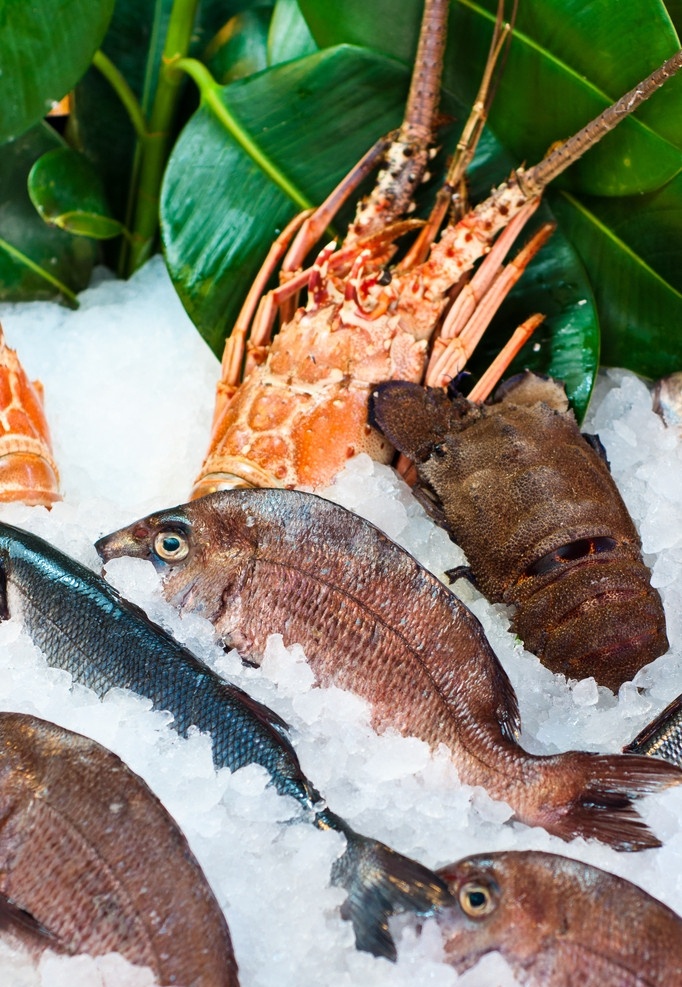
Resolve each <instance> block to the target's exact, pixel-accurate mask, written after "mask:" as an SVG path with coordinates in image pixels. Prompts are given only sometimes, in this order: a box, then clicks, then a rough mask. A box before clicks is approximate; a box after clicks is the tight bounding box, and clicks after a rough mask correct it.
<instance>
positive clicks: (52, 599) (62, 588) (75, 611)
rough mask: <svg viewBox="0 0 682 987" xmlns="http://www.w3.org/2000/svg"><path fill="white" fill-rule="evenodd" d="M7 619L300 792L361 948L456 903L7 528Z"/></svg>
mask: <svg viewBox="0 0 682 987" xmlns="http://www.w3.org/2000/svg"><path fill="white" fill-rule="evenodd" d="M0 615H2V616H4V617H8V616H11V615H17V616H20V617H22V618H23V621H24V625H25V627H26V630H27V631H28V633H29V634H30V636H31V638H32V639H33V641H34V642H35V644H36V645H37V646H38V647H39V648H40V649H41V650H42V652H43V653H44V655H45V657H46V659H47V662H48V664H49V665H52V666H55V667H57V668H62V669H65V670H66V671H68V672H70V673H71V675H72V676H73V678H74V680H75V681H76V682H79V683H81V684H82V685H85V686H88V687H89V688H91V689H93V690H94V691H95V692H96V693H97V694H98V695H99V696H103V695H105V694H106V693H107V692H108V690H109V689H112V688H121V689H131V690H132V691H134V692H136V693H138V694H140V695H142V696H146V697H148V698H149V699H151V700H152V702H153V705H154V708H155V709H160V710H168V711H169V712H170V713H172V715H173V717H174V722H173V726H174V728H175V729H176V730H177V732H178V733H179V734H181V735H182V736H187V733H188V731H189V730H190V728H191V727H198V728H199V729H200V730H202V731H205V732H207V733H210V735H211V742H212V749H213V762H214V764H215V766H216V767H218V768H220V767H228V768H230V770H231V771H236V770H237V769H238V768H240V767H243V766H244V765H247V764H254V763H255V764H260V765H261V766H262V767H264V768H265V769H266V771H267V772H268V774H269V776H270V779H271V782H272V784H273V786H274V787H275V789H276V790H277V791H278V792H279V794H280V795H291V796H293V798H295V799H296V800H297V801H298V803H299V804H300V805H301V806H302V807H303V809H304V810H305V811H306V815H307V818H308V819H309V820H310V821H311V822H313V823H314V824H315V825H316V826H317V827H318V828H319V829H323V830H329V829H333V830H336V831H338V832H340V833H342V834H343V835H344V836H345V838H346V844H347V846H346V850H345V852H344V854H343V855H342V856H341V857H340V858H339V859H338V860H337V861H336V862H335V865H334V872H333V881H334V883H335V884H338V885H340V886H342V887H344V888H346V890H347V891H348V899H347V901H346V903H345V904H344V906H343V914H344V917H347V918H349V919H350V920H351V921H352V923H353V928H354V930H355V938H356V943H357V945H358V947H359V948H362V949H365V950H367V951H368V952H372V953H374V954H375V955H381V956H386V957H389V958H395V955H396V951H395V945H394V943H393V940H392V938H391V936H390V933H389V931H388V916H389V915H390V914H392V913H393V912H396V911H402V910H405V909H413V910H415V911H417V912H419V913H422V914H428V913H431V912H432V911H433V910H434V909H435V908H437V907H440V906H442V905H443V904H445V903H446V902H447V901H448V900H449V896H448V894H447V891H446V888H445V885H444V883H443V881H442V880H441V879H439V878H437V877H436V876H435V875H434V874H433V873H432V872H431V871H429V870H428V869H427V868H426V867H423V866H421V864H419V863H417V862H416V861H414V860H410V859H409V858H408V857H404V856H402V854H399V853H396V852H395V851H394V850H392V849H391V848H390V847H387V846H385V845H384V844H383V843H380V842H378V841H377V840H374V839H371V838H370V837H366V836H362V835H361V834H359V833H356V832H355V831H354V830H353V829H351V828H350V826H348V825H347V824H346V823H345V822H344V821H343V820H342V819H341V818H340V817H339V816H337V815H336V814H335V813H334V812H332V811H331V810H330V809H329V808H328V807H327V805H326V803H325V802H324V800H323V799H322V797H321V796H320V794H319V792H318V791H317V790H316V789H315V787H314V786H313V785H312V784H311V782H310V781H309V780H308V779H307V778H306V777H305V775H304V774H303V771H302V770H301V766H300V764H299V762H298V757H297V756H296V752H295V750H294V748H293V746H292V745H291V742H290V741H289V738H288V736H287V728H286V724H285V723H284V721H283V720H281V719H280V717H278V716H277V715H276V714H275V713H273V712H272V711H271V710H270V709H268V708H267V707H266V706H263V705H262V704H261V703H258V702H256V701H255V700H253V699H251V697H250V696H248V695H247V694H246V693H245V692H243V691H242V690H241V689H238V688H237V687H236V686H234V685H231V684H230V683H229V682H226V681H225V680H224V679H222V678H220V676H219V675H217V674H216V673H215V672H213V671H212V670H211V669H210V668H209V667H208V666H207V665H205V664H204V663H203V662H202V661H200V660H199V659H198V658H197V657H196V656H195V655H193V654H192V653H191V652H190V651H188V649H187V648H185V647H183V646H182V645H181V644H179V643H178V642H177V641H176V640H175V639H174V638H173V637H171V636H170V634H168V633H166V631H164V630H163V629H162V628H161V627H159V626H157V625H156V624H154V623H152V621H151V620H149V618H148V617H147V616H146V614H145V613H144V612H143V611H142V610H141V609H140V608H139V607H137V606H135V605H134V604H132V603H129V602H128V601H126V600H124V599H123V598H122V597H121V596H120V594H119V593H118V592H117V591H116V590H115V589H114V588H113V587H112V586H111V585H109V583H107V582H106V581H105V580H104V579H102V578H101V577H100V576H98V575H96V574H95V573H94V572H92V571H91V570H90V569H88V568H87V567H85V566H83V565H81V564H80V563H78V562H76V561H74V560H73V559H71V558H69V557H68V556H67V555H64V554H63V553H62V552H60V551H58V550H57V549H56V548H54V547H53V546H52V545H49V544H48V543H47V542H45V541H43V539H42V538H39V537H37V536H36V535H33V534H31V533H30V532H28V531H23V530H21V529H20V528H14V527H12V526H11V525H9V524H2V523H0ZM647 763H649V762H648V761H647ZM667 767H670V766H669V765H668V766H667ZM671 770H672V771H673V772H675V774H676V769H671ZM681 774H682V773H681ZM666 782H667V783H669V782H670V779H666ZM655 783H658V779H657V780H656V782H655Z"/></svg>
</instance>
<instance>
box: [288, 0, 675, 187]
mask: <svg viewBox="0 0 682 987" xmlns="http://www.w3.org/2000/svg"><path fill="white" fill-rule="evenodd" d="M300 4H301V9H302V11H303V13H304V15H305V17H306V19H307V21H308V24H309V25H310V27H311V30H312V33H313V35H314V37H315V38H316V40H317V41H318V43H320V44H322V45H326V44H338V43H341V42H353V43H356V44H365V45H368V46H371V47H374V48H377V49H378V50H380V51H382V52H384V53H386V54H390V55H393V56H394V57H396V58H399V59H401V60H403V61H404V62H405V63H406V64H409V63H410V62H411V61H412V59H413V58H414V51H415V49H416V37H417V31H418V23H419V16H420V12H421V2H420V0H404V2H403V3H401V11H400V13H401V16H400V17H399V18H398V17H396V16H395V10H394V7H395V5H394V4H393V3H392V2H391V0H374V2H373V3H371V4H368V3H366V0H343V3H339V4H335V5H334V6H333V10H330V9H329V4H328V3H326V2H325V0H300ZM495 6H496V0H480V3H474V2H471V0H457V2H456V3H453V5H452V9H451V17H450V25H449V32H448V48H447V53H446V65H445V71H444V85H445V87H446V88H448V89H450V90H451V91H452V92H454V93H455V94H456V95H457V97H458V98H459V99H460V100H461V101H462V102H463V103H464V104H465V105H468V106H470V105H471V103H472V101H473V99H474V96H475V93H476V89H477V87H478V84H479V81H480V79H481V76H482V72H483V65H484V62H485V58H486V53H487V48H488V44H489V39H490V34H491V31H492V24H493V20H494V9H495ZM633 37H636V38H637V44H633V43H632V38H633ZM678 48H679V41H678V39H677V35H676V34H675V31H674V28H673V26H672V23H671V22H670V19H669V17H668V15H667V12H666V10H665V7H664V6H663V4H662V3H661V2H660V0H638V2H637V3H636V4H623V3H622V2H621V0H602V2H600V3H598V4H595V3H591V2H588V0H524V2H523V3H521V4H519V12H518V18H517V23H516V27H515V32H514V39H513V42H512V44H511V47H510V50H509V54H508V57H507V59H506V62H505V64H504V68H503V72H502V78H501V83H500V85H499V87H498V89H497V91H496V95H495V99H494V102H493V107H492V111H491V114H490V123H491V127H492V128H493V129H494V131H495V132H496V134H497V135H498V136H499V137H500V138H501V140H502V141H503V142H504V144H505V145H506V146H507V147H509V149H510V150H511V151H512V152H513V153H514V157H515V160H516V162H517V163H519V164H520V163H521V162H526V163H527V164H533V163H535V162H536V161H538V160H540V158H542V157H543V156H544V154H545V152H546V150H547V149H548V147H549V146H550V145H551V144H553V143H554V142H555V141H557V140H562V139H565V138H567V137H569V136H570V135H571V134H573V133H575V132H576V131H578V130H579V129H580V128H581V127H583V126H584V125H585V124H586V123H588V122H589V121H590V120H591V119H593V118H594V117H595V116H596V115H597V114H598V113H599V112H601V110H602V109H604V108H605V107H606V106H608V105H609V104H610V103H611V102H613V101H614V100H616V99H618V98H619V97H620V96H622V95H623V94H624V93H625V92H627V91H628V90H629V89H630V88H632V87H633V86H634V85H636V84H637V83H638V82H640V81H641V80H642V79H644V78H645V77H646V76H647V75H648V74H649V73H650V72H651V71H653V69H655V68H657V67H658V65H659V64H660V63H661V62H663V61H664V59H665V58H666V57H668V56H669V55H671V54H673V53H674V52H675V51H676V50H677V49H678ZM680 148H682V76H680V75H678V77H676V78H674V79H672V80H671V81H669V82H668V83H667V84H666V86H665V87H664V89H663V90H662V91H661V92H660V93H657V94H656V95H655V96H653V97H652V99H651V100H649V101H648V102H647V103H646V104H645V105H644V106H643V107H642V108H641V109H640V110H639V111H638V113H637V115H636V117H633V118H630V119H628V120H625V121H624V122H623V123H621V125H620V126H619V127H618V128H617V129H616V131H615V132H613V133H612V134H609V135H608V136H607V137H606V138H604V140H603V141H602V143H601V144H600V145H598V146H597V147H595V148H594V149H593V150H591V151H590V152H589V154H588V155H587V156H586V157H585V158H584V159H583V160H582V161H581V162H580V163H578V164H577V165H574V166H573V167H572V168H571V170H570V172H569V176H570V179H569V178H568V177H567V179H566V180H565V181H570V184H571V187H572V188H575V189H580V190H581V191H583V192H589V193H592V194H600V195H624V194H631V193H634V192H644V191H650V190H652V189H655V188H657V187H659V186H661V185H662V184H663V183H664V182H666V181H668V180H669V179H670V178H671V177H673V176H674V175H675V174H677V172H678V171H679V170H680V168H682V153H681V151H680Z"/></svg>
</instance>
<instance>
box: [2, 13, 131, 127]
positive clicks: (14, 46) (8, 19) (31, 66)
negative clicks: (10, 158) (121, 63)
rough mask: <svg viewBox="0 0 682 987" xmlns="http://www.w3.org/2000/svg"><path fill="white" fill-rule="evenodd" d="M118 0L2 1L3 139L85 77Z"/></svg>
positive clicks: (35, 119)
mask: <svg viewBox="0 0 682 987" xmlns="http://www.w3.org/2000/svg"><path fill="white" fill-rule="evenodd" d="M113 7H114V0H31V3H25V2H22V0H5V2H4V3H3V4H2V5H1V6H0V37H1V38H2V72H1V73H0V106H2V115H1V117H0V141H2V142H4V141H7V140H10V139H12V138H14V137H17V136H19V135H20V134H22V133H24V132H25V131H26V130H28V129H29V127H31V126H33V124H35V123H37V122H38V121H39V120H40V119H41V118H42V117H44V116H45V114H46V113H47V112H48V110H49V109H50V107H51V105H52V103H54V102H55V101H57V100H58V99H61V97H62V96H64V95H65V94H66V93H67V92H68V91H69V90H70V89H72V88H73V86H75V84H76V83H77V82H78V80H79V79H80V78H81V76H82V75H83V73H84V72H85V70H86V69H87V67H88V65H89V64H90V62H91V60H92V56H93V54H94V53H95V51H96V50H97V48H98V47H99V45H100V43H101V41H102V38H103V37H104V34H105V32H106V29H107V25H108V23H109V20H110V18H111V14H112V11H113Z"/></svg>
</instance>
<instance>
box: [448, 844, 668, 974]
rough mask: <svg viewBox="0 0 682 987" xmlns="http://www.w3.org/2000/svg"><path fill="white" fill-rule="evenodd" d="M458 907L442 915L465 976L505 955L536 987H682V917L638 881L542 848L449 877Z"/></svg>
mask: <svg viewBox="0 0 682 987" xmlns="http://www.w3.org/2000/svg"><path fill="white" fill-rule="evenodd" d="M439 873H440V874H441V876H442V877H444V878H445V880H446V881H447V882H448V885H449V887H450V890H451V892H452V895H453V898H454V899H455V902H456V903H455V904H453V905H452V907H451V908H450V909H445V910H444V911H443V912H442V913H440V914H439V917H438V921H439V925H440V926H441V929H442V932H443V938H444V947H445V954H446V958H447V959H448V960H449V961H450V962H451V963H452V964H453V966H454V967H455V968H456V969H457V971H458V972H460V973H462V972H463V971H465V970H468V969H469V968H470V967H472V966H474V965H475V964H476V963H477V962H478V960H479V959H480V958H481V957H482V956H484V955H485V954H486V953H489V952H493V951H499V952H500V953H501V954H502V956H503V957H504V958H505V959H506V961H507V962H508V963H509V965H510V966H511V968H512V969H513V971H514V974H515V976H516V978H517V979H518V980H519V982H520V983H522V984H525V985H527V987H575V985H576V984H580V985H581V987H671V985H672V984H679V983H682V919H680V917H679V916H678V915H676V914H675V913H674V912H673V911H671V909H670V908H668V907H667V906H666V905H663V904H662V903H661V902H660V901H657V900H656V899H655V898H652V897H651V895H649V894H647V893H646V892H645V891H642V890H641V888H638V887H636V886H635V885H634V884H631V883H630V882H629V881H626V880H624V879H623V878H620V877H616V876H614V875H613V874H608V873H606V872H605V871H602V870H599V869H598V868H596V867H591V866H590V865H589V864H583V863H580V862H579V861H577V860H569V859H568V858H566V857H560V856H557V855H555V854H551V853H543V852H540V851H529V850H521V851H507V852H500V853H491V854H486V855H480V856H473V857H467V858H466V859H465V860H462V861H460V862H459V863H456V864H451V865H450V866H448V867H445V868H443V869H442V870H441V871H439Z"/></svg>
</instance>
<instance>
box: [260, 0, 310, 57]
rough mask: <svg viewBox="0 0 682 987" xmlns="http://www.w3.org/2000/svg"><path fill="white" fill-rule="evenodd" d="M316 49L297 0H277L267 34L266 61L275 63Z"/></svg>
mask: <svg viewBox="0 0 682 987" xmlns="http://www.w3.org/2000/svg"><path fill="white" fill-rule="evenodd" d="M315 51H317V45H316V44H315V41H314V40H313V36H312V34H311V33H310V31H309V29H308V25H307V24H306V22H305V19H304V17H303V14H302V13H301V8H300V7H299V5H298V0H277V3H276V4H275V8H274V10H273V12H272V21H271V24H270V34H269V36H268V63H269V64H270V65H277V64H278V63H279V62H288V61H291V59H292V58H303V56H304V55H312V54H313V52H315Z"/></svg>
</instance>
